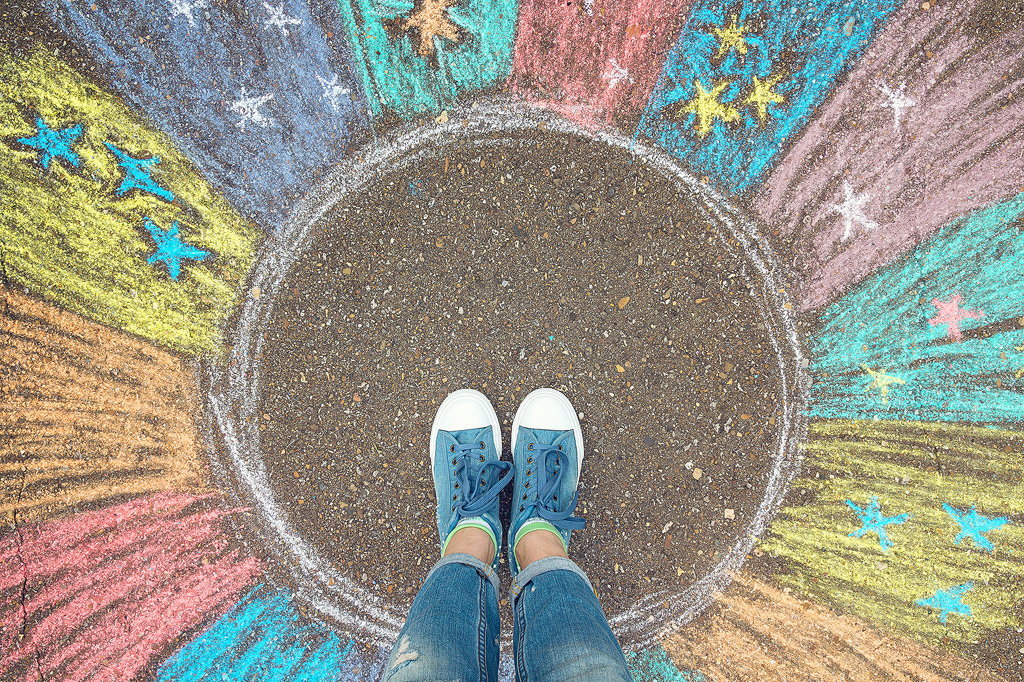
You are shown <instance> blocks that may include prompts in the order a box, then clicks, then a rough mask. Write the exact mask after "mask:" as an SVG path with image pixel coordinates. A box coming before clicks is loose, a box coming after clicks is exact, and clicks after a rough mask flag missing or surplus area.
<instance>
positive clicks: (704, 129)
mask: <svg viewBox="0 0 1024 682" xmlns="http://www.w3.org/2000/svg"><path fill="white" fill-rule="evenodd" d="M731 82H732V81H722V82H721V83H719V84H718V85H716V86H715V87H714V88H712V89H711V92H708V91H707V90H705V89H704V86H703V85H701V82H700V80H695V81H694V82H693V85H694V87H695V88H696V89H697V94H695V95H694V96H693V99H691V100H690V101H689V102H687V103H686V106H685V107H683V108H682V109H680V110H679V111H678V113H676V117H677V118H679V117H682V115H683V114H691V113H692V114H696V115H697V134H698V135H700V136H701V137H704V136H705V135H707V134H708V132H709V131H710V130H711V125H712V124H713V123H714V121H715V119H716V118H720V119H722V120H723V121H725V122H727V123H734V122H736V121H738V120H740V112H739V111H737V110H736V109H735V108H734V107H731V106H729V105H728V104H722V103H721V102H719V101H718V98H719V96H720V95H721V94H722V91H723V90H725V88H726V87H728V85H729V83H731Z"/></svg>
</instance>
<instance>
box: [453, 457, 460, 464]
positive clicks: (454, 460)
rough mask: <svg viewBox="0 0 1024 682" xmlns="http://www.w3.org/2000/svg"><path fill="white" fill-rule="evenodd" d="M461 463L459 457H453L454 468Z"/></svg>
mask: <svg viewBox="0 0 1024 682" xmlns="http://www.w3.org/2000/svg"><path fill="white" fill-rule="evenodd" d="M458 463H459V459H458V457H452V466H456V465H457V464H458Z"/></svg>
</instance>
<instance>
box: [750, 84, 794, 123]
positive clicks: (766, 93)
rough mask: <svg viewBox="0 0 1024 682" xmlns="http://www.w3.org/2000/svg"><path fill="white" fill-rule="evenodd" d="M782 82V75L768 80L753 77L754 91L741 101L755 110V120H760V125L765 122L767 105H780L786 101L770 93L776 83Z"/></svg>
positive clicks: (775, 93) (774, 93)
mask: <svg viewBox="0 0 1024 682" xmlns="http://www.w3.org/2000/svg"><path fill="white" fill-rule="evenodd" d="M780 80H782V74H781V73H780V74H778V75H775V76H769V77H768V80H761V79H759V78H758V77H757V76H754V89H753V90H751V92H750V94H749V95H747V98H746V99H744V100H743V103H744V104H749V105H750V106H752V107H756V108H757V118H758V119H760V121H761V123H764V122H765V118H766V117H767V116H768V105H769V104H782V103H783V102H785V101H786V98H785V97H783V96H782V95H780V94H779V93H777V92H772V88H774V87H775V85H776V83H778V82H779V81H780Z"/></svg>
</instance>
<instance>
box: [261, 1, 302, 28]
mask: <svg viewBox="0 0 1024 682" xmlns="http://www.w3.org/2000/svg"><path fill="white" fill-rule="evenodd" d="M263 6H264V7H266V8H267V12H269V13H270V18H269V19H267V20H266V21H264V22H263V27H264V28H268V29H269V28H271V27H274V28H279V29H281V33H283V34H284V35H288V29H287V28H285V26H287V25H288V24H292V25H295V26H301V25H302V20H300V19H296V18H295V17H290V16H288V15H287V14H285V13H284V3H283V2H282V3H281V4H279V5H278V6H277V7H274V6H273V5H271V4H269V3H266V2H265V3H263Z"/></svg>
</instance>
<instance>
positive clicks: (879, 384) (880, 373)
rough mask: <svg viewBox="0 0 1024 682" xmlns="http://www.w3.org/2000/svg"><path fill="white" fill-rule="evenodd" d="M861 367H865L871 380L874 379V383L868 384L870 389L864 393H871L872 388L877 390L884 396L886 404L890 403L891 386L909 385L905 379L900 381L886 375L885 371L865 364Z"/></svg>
mask: <svg viewBox="0 0 1024 682" xmlns="http://www.w3.org/2000/svg"><path fill="white" fill-rule="evenodd" d="M861 367H863V368H864V371H865V372H867V373H868V374H869V375H871V378H872V379H874V381H872V382H871V383H870V384H868V387H867V388H865V389H864V391H865V392H866V391H870V390H871V389H872V388H877V389H878V391H879V392H880V393H881V394H882V400H884V401H885V402H886V404H888V403H889V384H905V383H907V382H905V381H904V380H903V379H900V378H899V377H893V376H889V375H888V374H886V373H885V370H877V371H876V370H873V369H871V368H870V367H868V366H867V365H865V364H861Z"/></svg>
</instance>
